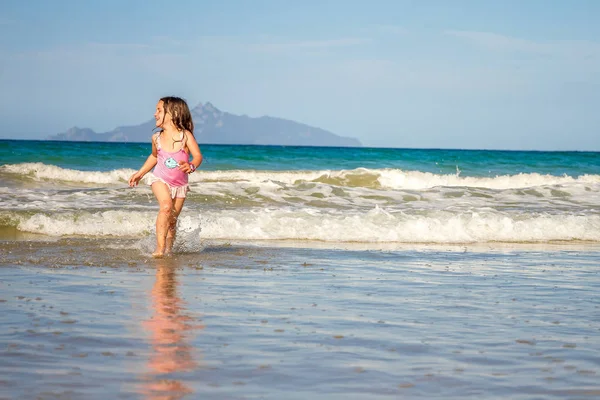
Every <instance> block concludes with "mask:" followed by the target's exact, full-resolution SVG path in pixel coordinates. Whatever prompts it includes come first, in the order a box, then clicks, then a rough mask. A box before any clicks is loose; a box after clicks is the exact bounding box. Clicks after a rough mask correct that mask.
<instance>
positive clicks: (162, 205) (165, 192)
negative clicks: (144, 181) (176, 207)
mask: <svg viewBox="0 0 600 400" xmlns="http://www.w3.org/2000/svg"><path fill="white" fill-rule="evenodd" d="M152 191H153V192H154V196H156V200H158V216H157V217H156V250H154V253H152V257H162V256H163V255H164V254H165V249H166V240H167V231H168V229H169V220H170V218H171V213H172V212H173V200H172V199H171V191H170V190H169V187H168V186H167V185H166V184H165V183H163V182H154V183H153V184H152Z"/></svg>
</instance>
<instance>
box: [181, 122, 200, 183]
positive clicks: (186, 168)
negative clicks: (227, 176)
mask: <svg viewBox="0 0 600 400" xmlns="http://www.w3.org/2000/svg"><path fill="white" fill-rule="evenodd" d="M186 135H187V143H186V146H187V148H188V150H189V152H190V154H191V155H192V161H191V162H187V163H186V162H185V161H182V162H180V163H179V169H180V170H182V171H183V172H185V173H188V174H191V173H192V172H194V171H195V170H196V168H198V167H199V166H200V164H202V153H201V152H200V147H198V142H196V138H195V137H194V135H193V134H192V133H190V132H186Z"/></svg>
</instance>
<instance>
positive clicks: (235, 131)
mask: <svg viewBox="0 0 600 400" xmlns="http://www.w3.org/2000/svg"><path fill="white" fill-rule="evenodd" d="M191 111H192V117H193V118H194V124H195V132H194V134H195V136H196V140H198V142H199V143H201V144H259V145H284V146H344V147H360V146H362V144H361V143H360V142H359V141H358V140H357V139H354V138H349V137H343V136H338V135H336V134H334V133H331V132H329V131H326V130H324V129H320V128H315V127H312V126H309V125H305V124H301V123H298V122H294V121H290V120H286V119H281V118H273V117H267V116H265V117H259V118H252V117H248V116H247V115H234V114H230V113H227V112H223V111H221V110H219V109H218V108H216V107H215V106H213V105H212V104H211V103H206V104H204V105H203V104H202V103H200V104H198V105H197V106H196V107H195V108H193V109H192V110H191ZM154 128H155V121H154V119H152V120H150V121H147V122H144V123H142V124H140V125H135V126H120V127H118V128H115V129H114V130H112V131H110V132H104V133H96V132H94V131H93V130H91V129H88V128H77V127H73V128H71V129H69V130H68V131H66V132H64V133H59V134H57V135H52V136H50V137H49V138H48V139H50V140H72V141H98V142H147V141H149V140H150V137H151V135H152V131H153V129H154Z"/></svg>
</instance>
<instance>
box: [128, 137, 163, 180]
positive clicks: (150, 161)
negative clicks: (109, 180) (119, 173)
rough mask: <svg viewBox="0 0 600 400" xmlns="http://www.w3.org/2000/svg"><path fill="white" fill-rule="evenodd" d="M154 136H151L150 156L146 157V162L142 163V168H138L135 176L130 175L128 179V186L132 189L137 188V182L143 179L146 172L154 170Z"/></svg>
mask: <svg viewBox="0 0 600 400" xmlns="http://www.w3.org/2000/svg"><path fill="white" fill-rule="evenodd" d="M154 136H156V135H152V154H150V155H149V156H148V158H147V159H146V162H144V165H142V168H140V169H139V170H138V171H137V172H136V173H135V174H133V175H131V178H129V186H131V187H133V186H137V184H138V182H139V181H140V179H142V178H143V177H144V175H146V174H147V173H148V172H150V170H151V169H152V168H154V166H155V165H156V151H157V150H156V143H155V140H154Z"/></svg>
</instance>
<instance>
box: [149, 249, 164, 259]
mask: <svg viewBox="0 0 600 400" xmlns="http://www.w3.org/2000/svg"><path fill="white" fill-rule="evenodd" d="M164 256H165V252H164V251H161V250H156V251H155V252H154V253H152V257H153V258H163V257H164Z"/></svg>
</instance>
